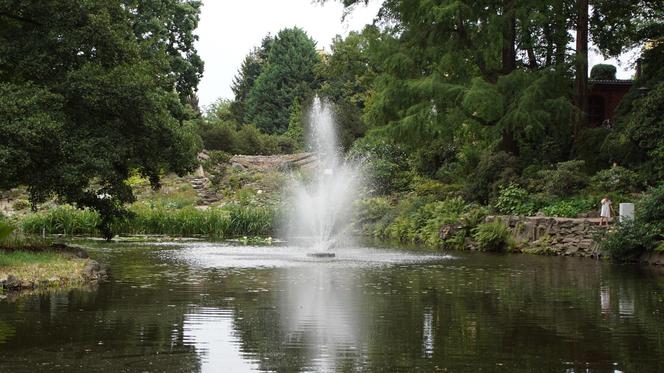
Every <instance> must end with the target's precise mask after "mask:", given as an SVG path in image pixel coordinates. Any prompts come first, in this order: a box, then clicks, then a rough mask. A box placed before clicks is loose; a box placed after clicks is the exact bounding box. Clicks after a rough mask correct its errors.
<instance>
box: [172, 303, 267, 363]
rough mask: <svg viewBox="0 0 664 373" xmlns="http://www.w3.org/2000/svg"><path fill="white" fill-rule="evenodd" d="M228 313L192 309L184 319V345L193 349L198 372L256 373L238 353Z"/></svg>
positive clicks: (230, 316) (237, 340)
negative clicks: (198, 366) (198, 359)
mask: <svg viewBox="0 0 664 373" xmlns="http://www.w3.org/2000/svg"><path fill="white" fill-rule="evenodd" d="M234 330H235V328H234V326H233V318H232V314H231V312H229V311H227V310H222V309H218V308H212V307H194V308H193V309H192V310H191V312H190V313H187V314H186V315H184V325H183V334H184V343H185V344H186V345H189V346H193V347H195V348H196V353H197V354H198V355H199V356H200V361H201V364H200V370H201V372H219V371H221V370H223V371H224V372H229V373H230V372H250V371H258V369H259V367H258V364H257V363H256V362H253V361H251V360H250V359H247V357H246V356H243V354H242V353H241V351H240V343H239V339H238V338H237V337H236V336H235V333H234Z"/></svg>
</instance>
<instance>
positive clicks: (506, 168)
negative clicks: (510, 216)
mask: <svg viewBox="0 0 664 373" xmlns="http://www.w3.org/2000/svg"><path fill="white" fill-rule="evenodd" d="M516 176H517V175H516V159H515V158H514V157H513V156H511V155H509V154H507V153H505V152H497V153H485V154H483V156H482V157H481V158H480V160H479V163H478V164H477V167H476V168H475V170H474V171H473V172H472V173H471V174H470V175H469V176H468V178H467V179H466V183H465V187H464V197H465V199H466V200H468V201H475V202H479V203H482V204H488V203H489V201H490V200H491V199H493V198H494V197H496V196H497V195H498V189H499V188H498V187H499V186H500V185H507V184H510V183H511V182H512V181H513V180H514V179H516Z"/></svg>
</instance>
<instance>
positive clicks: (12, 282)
mask: <svg viewBox="0 0 664 373" xmlns="http://www.w3.org/2000/svg"><path fill="white" fill-rule="evenodd" d="M0 252H1V254H0V255H5V256H6V258H11V259H12V264H11V265H5V266H2V267H0V298H7V297H8V296H10V295H13V294H16V293H25V292H33V291H41V290H50V289H54V290H57V289H64V288H77V287H85V286H88V285H91V284H96V283H98V282H99V281H103V280H105V279H106V278H107V273H106V269H105V268H103V267H102V266H101V265H100V264H99V263H98V262H97V261H95V260H93V259H91V258H90V257H89V255H88V253H87V251H85V249H83V248H81V247H77V246H70V245H63V244H54V245H50V246H33V247H24V248H7V247H2V248H0Z"/></svg>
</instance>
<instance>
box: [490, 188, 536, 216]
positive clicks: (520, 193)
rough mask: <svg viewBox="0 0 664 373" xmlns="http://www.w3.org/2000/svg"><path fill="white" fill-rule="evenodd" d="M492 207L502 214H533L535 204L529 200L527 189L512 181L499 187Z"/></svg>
mask: <svg viewBox="0 0 664 373" xmlns="http://www.w3.org/2000/svg"><path fill="white" fill-rule="evenodd" d="M494 207H495V208H496V210H498V212H500V213H502V214H517V215H533V214H534V213H535V205H534V204H533V203H532V202H531V201H530V198H529V194H528V191H527V190H525V189H523V188H521V187H519V186H518V185H516V184H514V183H512V184H510V185H508V186H506V187H500V191H499V192H498V198H497V199H496V203H495V204H494Z"/></svg>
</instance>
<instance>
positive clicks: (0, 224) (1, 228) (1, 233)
mask: <svg viewBox="0 0 664 373" xmlns="http://www.w3.org/2000/svg"><path fill="white" fill-rule="evenodd" d="M13 231H14V227H12V226H11V225H9V223H6V222H4V221H0V242H2V241H4V240H6V239H7V237H9V235H11V234H12V232H13Z"/></svg>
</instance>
